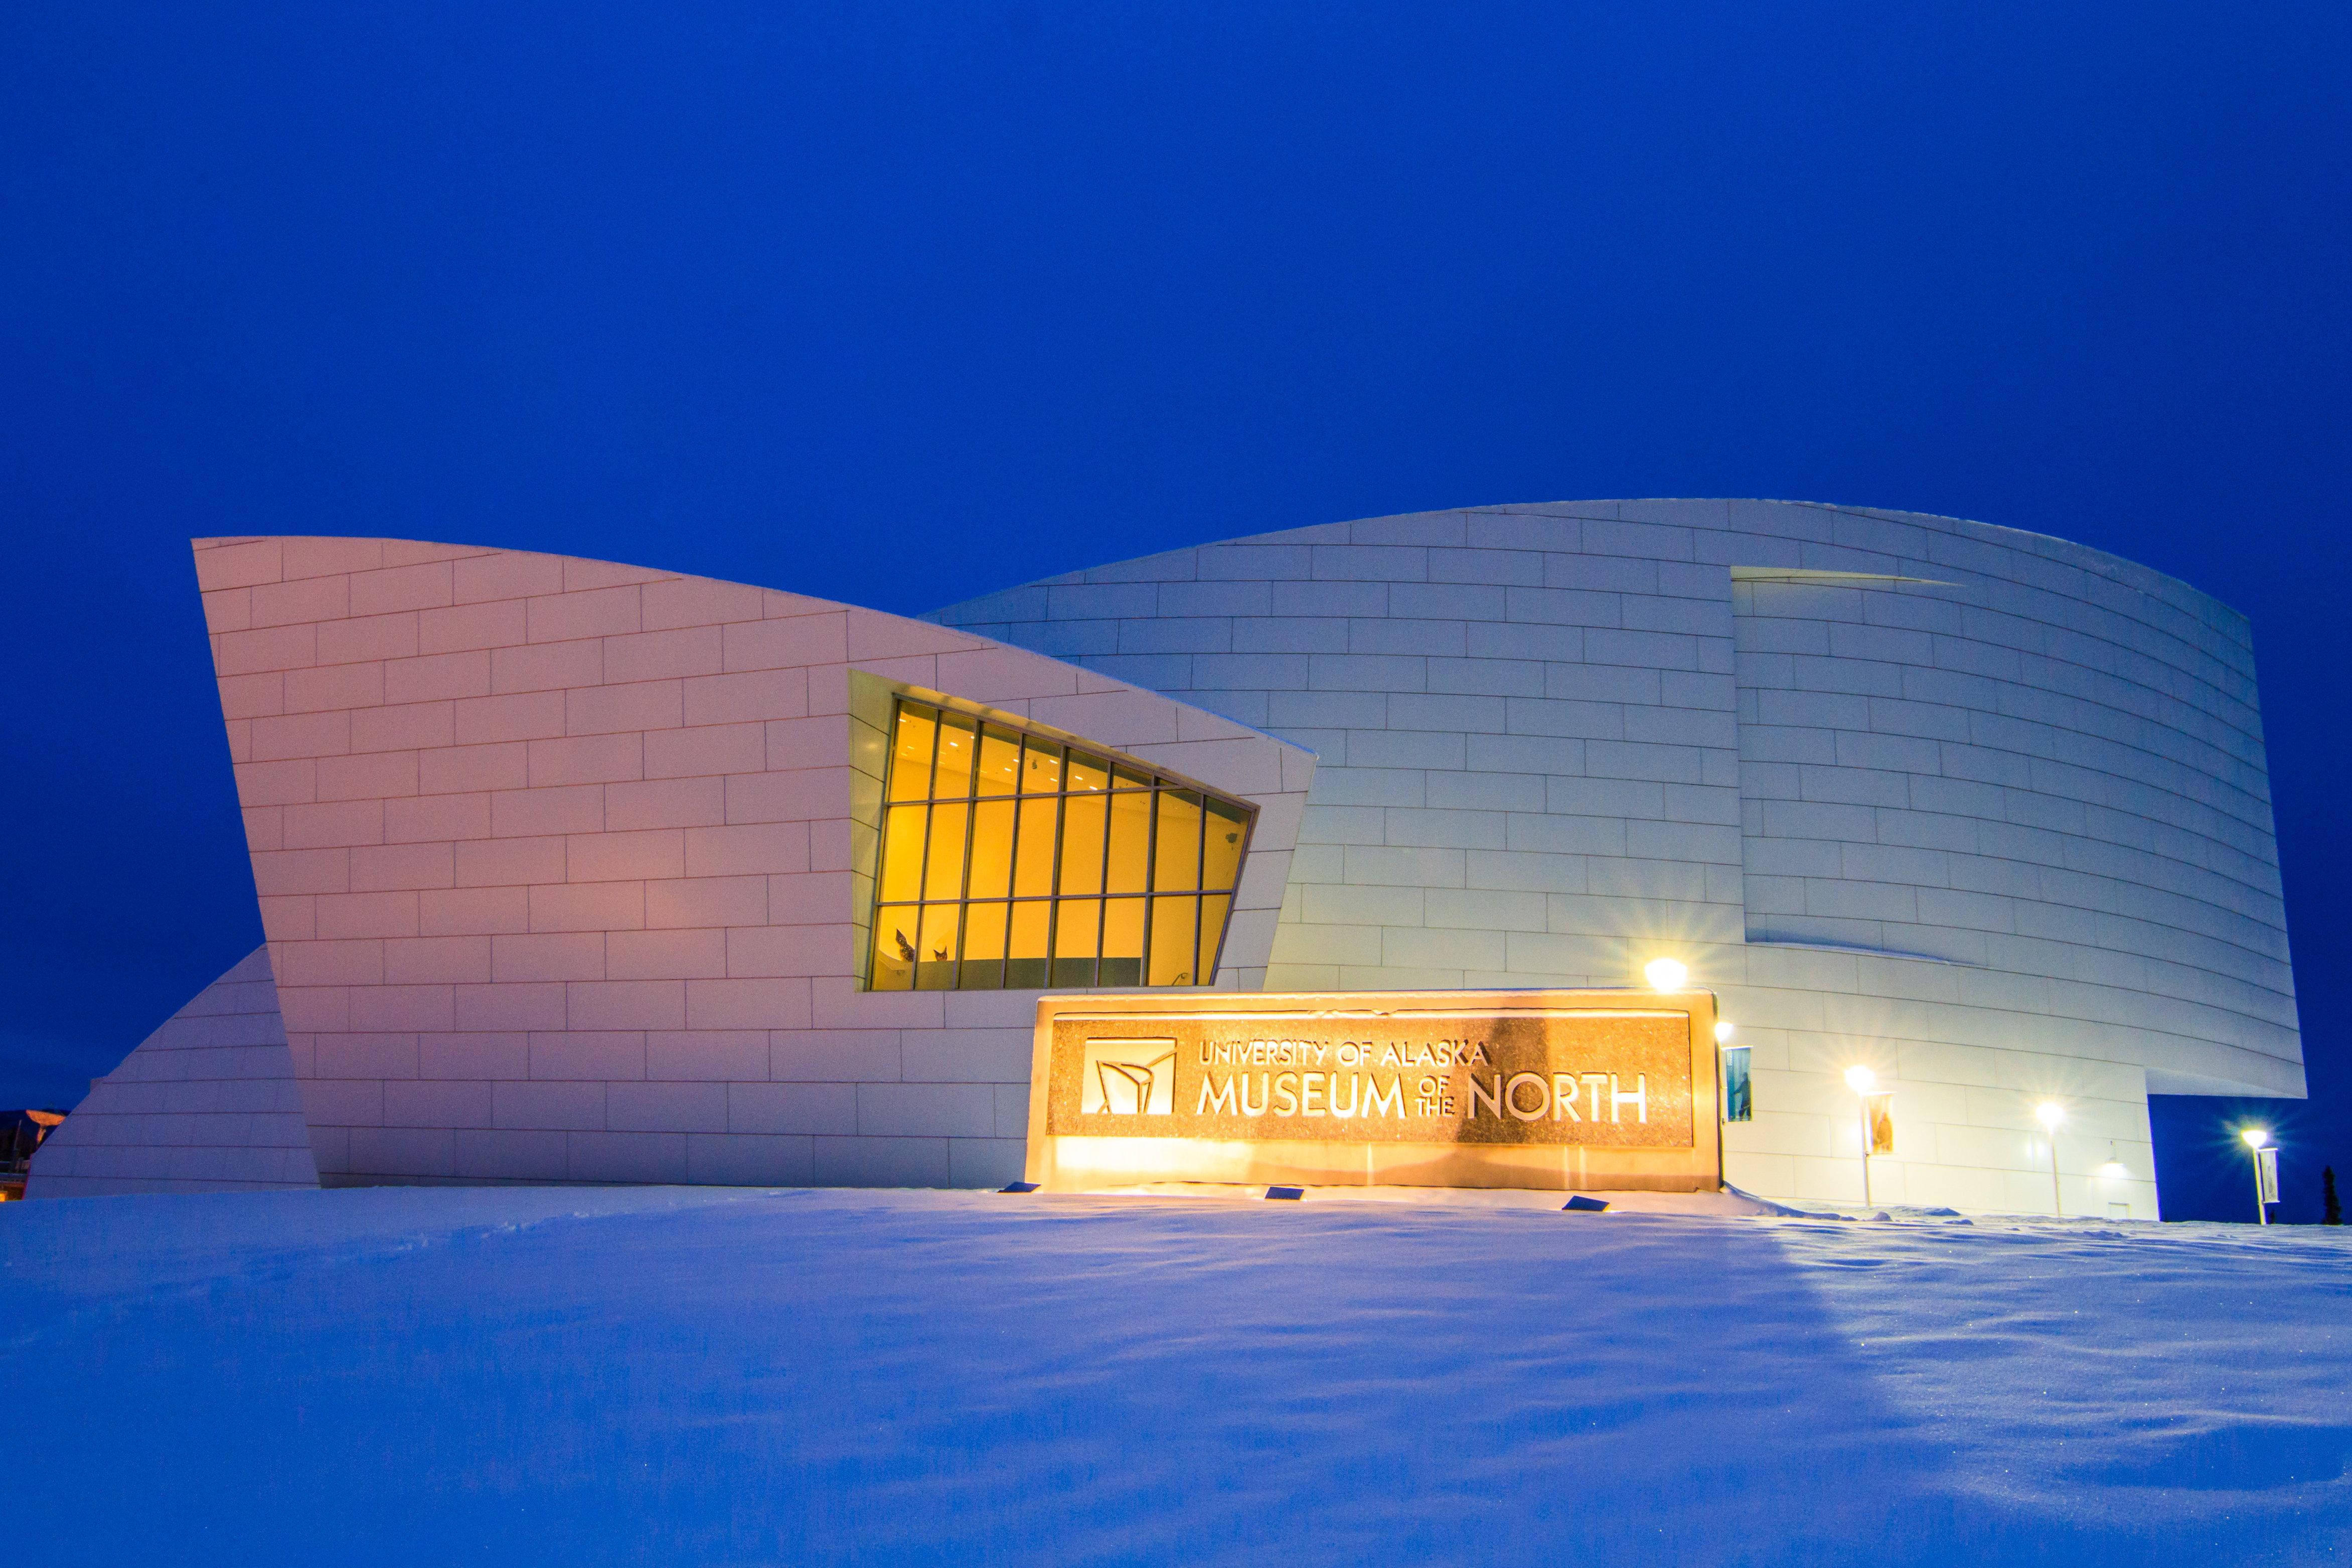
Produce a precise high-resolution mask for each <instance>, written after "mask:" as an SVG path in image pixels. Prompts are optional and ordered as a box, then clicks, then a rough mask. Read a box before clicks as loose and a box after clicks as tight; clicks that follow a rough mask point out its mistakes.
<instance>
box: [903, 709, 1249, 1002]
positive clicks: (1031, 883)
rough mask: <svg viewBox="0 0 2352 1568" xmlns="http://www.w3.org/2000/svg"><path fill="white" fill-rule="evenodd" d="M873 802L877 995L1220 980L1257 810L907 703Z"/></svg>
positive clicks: (1131, 767)
mask: <svg viewBox="0 0 2352 1568" xmlns="http://www.w3.org/2000/svg"><path fill="white" fill-rule="evenodd" d="M883 798H884V800H885V802H886V806H885V809H884V811H883V814H882V849H881V861H880V865H879V868H878V870H879V876H878V877H877V884H876V889H875V892H876V904H875V910H874V963H873V969H872V978H871V981H870V984H871V987H872V988H873V989H874V990H877V991H1000V990H1014V991H1038V990H1044V989H1045V988H1046V987H1048V986H1065V985H1203V984H1208V983H1209V981H1210V980H1212V979H1213V978H1214V976H1215V974H1216V972H1217V955H1218V952H1219V950H1220V948H1222V947H1223V943H1224V938H1225V918H1226V916H1227V914H1228V913H1229V912H1230V911H1231V910H1232V908H1233V901H1234V898H1233V895H1234V887H1235V885H1236V884H1238V883H1239V881H1240V880H1241V871H1242V861H1243V858H1244V854H1245V853H1246V852H1247V850H1248V848H1249V835H1250V826H1251V823H1252V822H1253V820H1254V819H1255V816H1256V810H1255V807H1253V806H1250V805H1244V804H1243V803H1242V802H1240V801H1235V800H1227V799H1225V798H1223V796H1221V795H1210V794H1208V793H1207V792H1205V791H1203V790H1202V789H1200V788H1199V787H1198V786H1196V785H1193V784H1188V783H1185V782H1183V781H1181V780H1179V779H1171V778H1168V777H1165V776H1163V775H1161V774H1159V773H1152V772H1150V770H1148V769H1146V768H1144V767H1143V766H1141V765H1140V764H1139V763H1134V762H1131V761H1129V760H1128V759H1126V758H1114V757H1108V756H1097V755H1096V754H1095V753H1094V752H1089V751H1087V749H1086V748H1085V747H1084V746H1072V745H1066V744H1064V743H1063V742H1059V741H1053V740H1048V739H1047V738H1046V737H1045V736H1043V735H1033V734H1029V733H1026V732H1024V731H1018V730H1013V729H1011V728H1008V727H1006V726H1004V725H1001V724H995V723H991V722H987V721H981V720H975V719H972V718H971V717H969V716H968V715H965V714H961V713H957V712H953V711H949V710H941V709H938V708H934V707H930V706H929V705H928V704H925V703H920V702H912V701H906V700H901V701H900V702H899V703H898V711H897V712H896V714H894V715H893V717H892V719H891V736H890V776H889V778H888V780H887V783H886V784H885V786H884V789H883Z"/></svg>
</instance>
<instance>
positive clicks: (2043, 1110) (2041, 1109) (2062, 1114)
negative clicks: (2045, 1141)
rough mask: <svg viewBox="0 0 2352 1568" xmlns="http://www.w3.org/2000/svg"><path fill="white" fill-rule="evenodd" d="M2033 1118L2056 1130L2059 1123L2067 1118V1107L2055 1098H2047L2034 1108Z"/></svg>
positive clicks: (2051, 1129)
mask: <svg viewBox="0 0 2352 1568" xmlns="http://www.w3.org/2000/svg"><path fill="white" fill-rule="evenodd" d="M2033 1119H2034V1120H2035V1121H2039V1122H2041V1123H2042V1126H2044V1127H2047V1128H2048V1129H2050V1131H2053V1132H2055V1131H2058V1124H2059V1123H2060V1122H2062V1121H2065V1120H2066V1108H2065V1107H2064V1106H2063V1105H2061V1104H2059V1103H2058V1102H2057V1101H2056V1100H2043V1101H2042V1103H2041V1104H2039V1105H2037V1106H2035V1107H2034V1108H2033Z"/></svg>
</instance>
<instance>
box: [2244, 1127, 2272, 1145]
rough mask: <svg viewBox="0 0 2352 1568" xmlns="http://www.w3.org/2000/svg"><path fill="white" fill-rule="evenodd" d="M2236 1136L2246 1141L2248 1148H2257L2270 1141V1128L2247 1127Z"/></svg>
mask: <svg viewBox="0 0 2352 1568" xmlns="http://www.w3.org/2000/svg"><path fill="white" fill-rule="evenodd" d="M2238 1136H2239V1137H2241V1138H2243V1139H2244V1140H2245V1141H2246V1147H2247V1148H2249V1149H2259V1148H2261V1147H2262V1146H2263V1144H2265V1143H2267V1142H2270V1141H2271V1134H2270V1130H2269V1129H2268V1128H2266V1127H2249V1128H2247V1129H2246V1130H2245V1131H2243V1132H2241V1133H2239V1134H2238Z"/></svg>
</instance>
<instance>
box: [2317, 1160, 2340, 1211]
mask: <svg viewBox="0 0 2352 1568" xmlns="http://www.w3.org/2000/svg"><path fill="white" fill-rule="evenodd" d="M2319 1206H2320V1211H2321V1216H2322V1221H2323V1223H2325V1224H2327V1225H2342V1224H2343V1223H2344V1205H2342V1204H2341V1203H2339V1202H2337V1201H2336V1167H2335V1166H2333V1165H2323V1166H2321V1167H2320V1169H2319Z"/></svg>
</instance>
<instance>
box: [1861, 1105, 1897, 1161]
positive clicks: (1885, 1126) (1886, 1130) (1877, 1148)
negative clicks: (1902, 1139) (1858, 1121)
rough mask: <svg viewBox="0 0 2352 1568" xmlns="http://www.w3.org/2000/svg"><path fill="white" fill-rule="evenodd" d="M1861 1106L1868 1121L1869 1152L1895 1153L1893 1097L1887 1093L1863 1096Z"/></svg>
mask: <svg viewBox="0 0 2352 1568" xmlns="http://www.w3.org/2000/svg"><path fill="white" fill-rule="evenodd" d="M1863 1105H1864V1108H1865V1109H1866V1111H1867V1113H1868V1116H1869V1119H1870V1152H1872V1153H1874V1154H1892V1153H1894V1152H1895V1095H1894V1093H1893V1092H1892V1091H1891V1090H1889V1091H1884V1092H1881V1093H1878V1094H1871V1095H1864V1097H1863Z"/></svg>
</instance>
